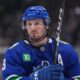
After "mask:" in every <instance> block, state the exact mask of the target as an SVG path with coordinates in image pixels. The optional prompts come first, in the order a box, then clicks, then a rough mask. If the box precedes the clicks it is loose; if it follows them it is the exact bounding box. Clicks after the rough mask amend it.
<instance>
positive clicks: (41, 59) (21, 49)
mask: <svg viewBox="0 0 80 80" xmlns="http://www.w3.org/2000/svg"><path fill="white" fill-rule="evenodd" d="M53 55H54V39H51V38H49V41H48V43H47V44H46V45H43V46H40V47H34V46H32V45H31V44H29V42H28V41H26V40H23V41H20V42H17V43H15V44H14V45H13V46H11V47H10V48H9V49H8V50H7V51H6V53H5V55H4V61H3V67H2V80H30V78H29V75H30V74H31V73H32V72H33V71H34V70H35V69H36V68H38V67H39V66H43V65H44V63H47V65H52V64H53ZM57 62H58V63H61V64H62V65H63V67H64V75H65V77H66V78H75V77H77V76H80V64H79V60H78V56H77V54H76V52H75V50H74V49H73V48H72V46H71V45H70V44H68V43H65V42H63V41H60V45H59V48H58V59H57Z"/></svg>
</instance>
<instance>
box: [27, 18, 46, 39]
mask: <svg viewBox="0 0 80 80" xmlns="http://www.w3.org/2000/svg"><path fill="white" fill-rule="evenodd" d="M26 27H27V32H28V35H29V37H30V38H31V39H33V40H38V39H40V38H41V37H42V36H44V35H45V34H46V26H45V25H44V21H43V20H42V19H36V20H28V21H26Z"/></svg>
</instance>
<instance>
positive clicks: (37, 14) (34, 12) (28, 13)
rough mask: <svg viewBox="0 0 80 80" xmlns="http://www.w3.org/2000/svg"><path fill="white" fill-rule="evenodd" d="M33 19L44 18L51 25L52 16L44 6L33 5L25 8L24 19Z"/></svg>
mask: <svg viewBox="0 0 80 80" xmlns="http://www.w3.org/2000/svg"><path fill="white" fill-rule="evenodd" d="M32 19H43V20H45V22H46V24H47V25H49V23H50V17H49V14H48V12H47V10H46V9H45V8H44V7H43V6H32V7H29V8H27V9H26V10H25V12H24V14H23V16H22V21H27V20H32Z"/></svg>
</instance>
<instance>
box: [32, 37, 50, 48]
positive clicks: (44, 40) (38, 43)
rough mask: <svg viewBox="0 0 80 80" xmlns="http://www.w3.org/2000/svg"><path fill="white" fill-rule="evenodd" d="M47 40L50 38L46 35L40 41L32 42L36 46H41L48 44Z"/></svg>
mask: <svg viewBox="0 0 80 80" xmlns="http://www.w3.org/2000/svg"><path fill="white" fill-rule="evenodd" d="M47 42H48V38H47V37H45V38H44V39H43V40H41V41H39V42H36V43H32V45H33V46H35V47H39V46H41V45H45V44H47Z"/></svg>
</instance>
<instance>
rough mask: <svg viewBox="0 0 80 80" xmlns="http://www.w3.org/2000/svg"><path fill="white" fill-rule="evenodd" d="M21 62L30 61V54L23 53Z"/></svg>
mask: <svg viewBox="0 0 80 80" xmlns="http://www.w3.org/2000/svg"><path fill="white" fill-rule="evenodd" d="M23 61H31V57H30V54H28V53H24V54H23Z"/></svg>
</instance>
